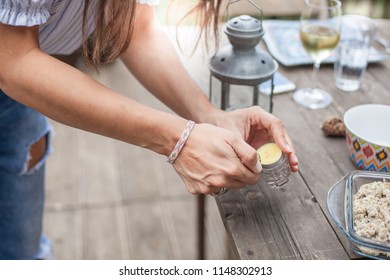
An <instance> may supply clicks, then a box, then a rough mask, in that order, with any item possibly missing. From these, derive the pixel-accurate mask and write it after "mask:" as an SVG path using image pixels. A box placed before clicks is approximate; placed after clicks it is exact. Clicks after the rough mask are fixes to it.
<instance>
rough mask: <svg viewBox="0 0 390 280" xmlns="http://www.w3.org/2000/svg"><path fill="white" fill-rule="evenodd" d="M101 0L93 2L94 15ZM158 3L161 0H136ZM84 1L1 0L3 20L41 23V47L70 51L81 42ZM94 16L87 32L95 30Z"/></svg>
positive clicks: (53, 51)
mask: <svg viewBox="0 0 390 280" xmlns="http://www.w3.org/2000/svg"><path fill="white" fill-rule="evenodd" d="M98 2H99V1H90V3H91V4H90V9H91V13H90V14H92V15H93V13H94V11H95V10H96V7H97V5H96V4H97V3H98ZM137 2H138V3H139V4H146V5H157V4H158V2H159V0H137ZM83 10H84V1H80V0H73V1H72V0H0V23H3V24H8V25H13V26H34V25H39V41H40V45H41V49H42V50H43V51H44V52H46V53H49V54H71V53H72V52H74V51H75V50H76V49H78V48H79V47H80V46H81V43H82V20H83ZM93 28H94V26H93V17H92V16H91V17H90V18H89V20H88V33H89V34H90V33H91V32H92V31H93Z"/></svg>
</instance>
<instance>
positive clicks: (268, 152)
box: [257, 143, 282, 165]
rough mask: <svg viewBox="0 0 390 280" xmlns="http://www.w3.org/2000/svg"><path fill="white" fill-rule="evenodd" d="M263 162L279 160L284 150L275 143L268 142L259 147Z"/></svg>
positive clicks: (270, 162)
mask: <svg viewBox="0 0 390 280" xmlns="http://www.w3.org/2000/svg"><path fill="white" fill-rule="evenodd" d="M257 153H258V154H259V156H260V160H261V164H262V165H268V164H273V163H275V162H277V161H278V160H279V159H280V157H281V156H282V151H281V150H280V148H279V147H278V145H276V144H275V143H268V144H265V145H263V146H261V147H260V148H258V149H257Z"/></svg>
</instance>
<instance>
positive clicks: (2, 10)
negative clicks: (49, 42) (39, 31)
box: [0, 0, 53, 26]
mask: <svg viewBox="0 0 390 280" xmlns="http://www.w3.org/2000/svg"><path fill="white" fill-rule="evenodd" d="M52 2H53V0H0V22H1V23H4V24H8V25H14V26H34V25H41V24H43V23H45V22H46V21H47V19H48V18H49V17H50V13H49V10H50V7H51V5H52Z"/></svg>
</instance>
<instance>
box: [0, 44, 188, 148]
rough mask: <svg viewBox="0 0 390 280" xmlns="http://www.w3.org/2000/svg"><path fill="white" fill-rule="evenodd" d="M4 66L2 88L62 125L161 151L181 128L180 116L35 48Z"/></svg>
mask: <svg viewBox="0 0 390 280" xmlns="http://www.w3.org/2000/svg"><path fill="white" fill-rule="evenodd" d="M8 68H9V69H7V74H6V75H3V76H2V77H3V79H2V83H1V84H0V88H1V89H2V90H3V91H4V92H6V93H7V94H8V95H9V96H10V97H12V98H13V99H15V100H17V101H19V102H21V103H23V104H25V105H27V106H29V107H32V108H34V109H36V110H37V111H40V112H41V113H43V114H45V115H46V116H48V117H50V118H52V119H54V120H56V121H59V122H61V123H64V124H67V125H70V126H73V127H77V128H80V129H83V130H86V131H90V132H94V133H98V134H101V135H105V136H108V137H111V138H115V139H118V140H121V141H125V142H127V143H131V144H135V145H138V146H141V147H145V148H148V149H151V150H153V151H155V152H158V153H160V154H164V155H168V154H169V153H170V151H171V149H172V148H173V147H174V145H175V143H176V141H177V139H178V138H179V136H180V133H181V131H182V130H183V128H184V127H185V120H184V119H181V118H179V117H176V116H172V115H169V114H167V113H164V112H160V111H157V110H154V109H151V108H149V107H146V106H143V105H141V104H139V103H137V102H135V101H133V100H131V99H129V98H126V97H124V96H121V95H119V94H117V93H115V92H113V91H111V90H110V89H108V88H106V87H105V86H103V85H101V84H100V83H98V82H96V81H95V80H93V79H91V78H90V77H88V76H87V75H85V74H83V73H82V72H80V71H78V70H77V69H74V68H73V67H70V66H68V65H66V64H65V63H62V62H60V61H58V60H57V59H55V58H53V57H51V56H49V55H46V54H44V53H43V52H41V51H40V50H39V49H32V50H30V51H29V52H28V53H27V54H25V55H23V56H22V57H21V58H20V59H19V60H18V61H17V62H16V63H10V64H9V67H8Z"/></svg>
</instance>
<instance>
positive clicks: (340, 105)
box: [204, 20, 390, 259]
mask: <svg viewBox="0 0 390 280" xmlns="http://www.w3.org/2000/svg"><path fill="white" fill-rule="evenodd" d="M378 26H379V31H378V33H379V35H381V36H382V37H384V38H386V39H388V40H389V41H390V21H387V20H379V21H378ZM377 48H378V49H380V46H377ZM279 70H280V72H282V73H283V74H284V75H286V76H287V77H288V78H290V79H291V80H292V81H293V82H295V83H296V85H297V87H305V86H309V85H311V73H312V67H311V66H300V67H292V68H285V67H282V66H280V68H279ZM204 81H205V80H204ZM319 85H320V87H322V88H324V89H326V90H328V91H329V92H331V94H332V96H333V98H334V102H333V104H332V105H331V106H330V107H328V108H325V109H320V110H308V109H305V108H303V107H300V106H298V105H297V104H295V103H294V102H293V100H292V98H291V94H292V93H287V94H281V95H277V96H275V97H274V111H273V113H274V114H275V115H276V116H278V117H279V118H280V119H282V120H283V122H284V124H285V127H286V129H287V131H288V133H289V135H290V137H291V138H292V140H293V142H294V145H295V148H296V150H297V154H298V158H299V163H300V164H299V173H295V174H293V175H292V176H291V182H290V183H289V184H288V186H286V187H285V188H284V189H282V190H274V189H271V188H269V187H267V186H265V185H262V184H261V183H259V184H257V185H254V186H248V187H245V188H243V189H240V190H229V191H227V192H226V193H225V194H224V195H223V196H222V197H221V198H217V203H218V206H219V209H220V213H221V217H222V219H223V222H224V224H225V226H226V229H227V231H228V234H229V236H230V238H231V243H232V245H233V248H234V251H235V252H236V254H237V258H240V259H356V258H359V256H358V255H356V254H354V253H353V252H352V251H351V248H350V245H349V242H348V240H347V239H346V238H345V237H344V235H343V234H342V233H341V231H340V230H339V229H338V228H337V227H336V226H335V224H334V223H333V222H332V221H331V218H330V216H329V213H328V211H327V208H326V197H327V193H328V190H329V188H330V187H331V186H332V185H333V184H334V183H335V182H337V181H338V180H339V179H341V178H342V177H343V176H344V175H345V174H346V173H348V172H349V171H352V170H354V169H356V168H355V166H354V165H353V164H352V163H351V162H350V161H349V158H348V151H347V148H346V143H345V139H343V138H328V137H325V136H324V134H323V132H322V130H321V128H320V127H321V124H322V122H323V120H324V119H325V118H326V117H329V116H339V117H342V116H343V114H344V112H345V111H346V110H347V109H349V108H351V107H353V106H355V105H359V104H364V103H382V104H387V105H390V60H387V61H385V62H381V63H378V64H370V65H369V67H368V70H367V72H366V75H365V78H364V83H363V86H362V88H361V89H360V90H358V91H356V92H350V93H347V92H343V91H341V90H339V89H337V88H336V87H335V85H334V80H333V67H332V66H330V65H324V66H322V67H321V70H320V74H319ZM389 128H390V120H389Z"/></svg>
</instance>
